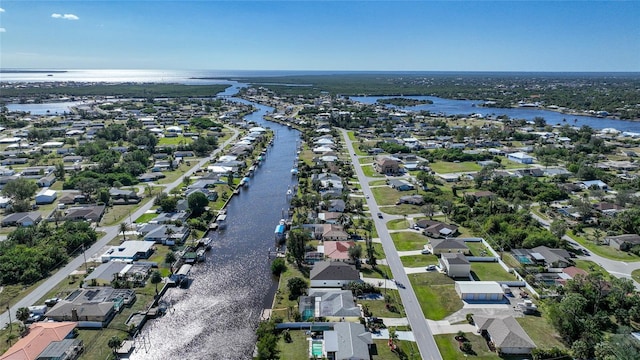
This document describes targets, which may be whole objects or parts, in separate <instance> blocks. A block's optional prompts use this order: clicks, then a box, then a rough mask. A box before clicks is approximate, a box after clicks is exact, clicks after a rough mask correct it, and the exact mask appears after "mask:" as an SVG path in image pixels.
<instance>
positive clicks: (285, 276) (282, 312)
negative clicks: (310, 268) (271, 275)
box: [272, 263, 309, 321]
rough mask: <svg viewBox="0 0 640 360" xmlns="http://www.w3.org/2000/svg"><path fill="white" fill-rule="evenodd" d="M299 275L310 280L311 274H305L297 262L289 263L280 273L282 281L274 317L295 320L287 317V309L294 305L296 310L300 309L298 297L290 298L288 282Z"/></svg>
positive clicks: (277, 293)
mask: <svg viewBox="0 0 640 360" xmlns="http://www.w3.org/2000/svg"><path fill="white" fill-rule="evenodd" d="M294 277H299V278H302V279H305V281H307V283H308V282H309V275H308V274H307V275H304V274H303V273H302V272H301V271H300V270H298V268H297V267H296V266H295V264H289V263H287V270H286V271H285V272H283V273H282V274H280V281H279V283H278V290H277V291H276V296H275V299H274V303H273V312H272V318H273V319H275V318H280V319H285V320H290V321H293V319H287V309H288V308H289V307H292V308H293V309H294V310H295V311H298V299H293V300H289V289H288V288H287V282H288V281H289V279H293V278H294Z"/></svg>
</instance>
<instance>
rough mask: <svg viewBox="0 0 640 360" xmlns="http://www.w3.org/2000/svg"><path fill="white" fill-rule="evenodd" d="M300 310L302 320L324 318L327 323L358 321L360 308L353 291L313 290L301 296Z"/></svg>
mask: <svg viewBox="0 0 640 360" xmlns="http://www.w3.org/2000/svg"><path fill="white" fill-rule="evenodd" d="M299 304H300V305H299V306H298V309H299V311H300V314H301V315H302V320H303V321H307V320H308V319H315V318H320V317H323V318H325V319H326V320H327V321H357V320H358V318H359V317H360V308H359V307H358V305H356V303H355V301H354V299H353V293H352V292H351V290H338V291H336V290H328V291H327V290H312V291H309V295H308V296H301V297H300V302H299Z"/></svg>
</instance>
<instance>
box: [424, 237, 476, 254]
mask: <svg viewBox="0 0 640 360" xmlns="http://www.w3.org/2000/svg"><path fill="white" fill-rule="evenodd" d="M430 247H431V249H430V250H431V253H432V254H434V255H440V254H444V253H460V254H466V255H468V254H469V253H470V250H469V247H467V245H465V243H464V241H462V240H460V239H431V242H430Z"/></svg>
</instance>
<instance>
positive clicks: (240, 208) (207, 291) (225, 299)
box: [131, 99, 299, 359]
mask: <svg viewBox="0 0 640 360" xmlns="http://www.w3.org/2000/svg"><path fill="white" fill-rule="evenodd" d="M232 100H236V99H232ZM238 101H240V102H244V103H249V102H247V101H246V100H238ZM254 106H255V107H256V109H257V111H256V112H254V113H251V114H248V115H247V116H245V120H247V121H254V122H256V123H258V124H259V125H260V126H263V127H270V128H271V129H272V130H273V131H274V144H273V146H271V147H268V151H267V154H266V157H265V161H264V162H263V164H262V166H260V167H259V168H258V169H257V170H256V172H255V173H254V175H253V177H252V180H251V185H250V186H249V187H248V188H246V189H245V190H243V191H241V192H240V194H238V195H237V196H234V197H233V199H232V200H230V201H229V203H228V206H227V212H226V214H227V220H226V222H227V226H226V228H225V229H224V230H219V231H216V232H215V233H210V234H209V235H208V236H210V237H211V238H212V239H213V242H212V250H211V252H210V254H208V256H207V259H206V261H205V262H204V263H203V264H202V265H201V266H198V267H195V268H194V269H193V270H192V274H191V276H192V279H193V282H192V285H191V287H190V288H189V289H186V290H184V289H177V288H172V289H168V291H167V293H166V295H165V300H164V301H166V302H168V303H170V304H173V305H172V308H171V311H170V312H169V313H168V314H167V315H166V316H164V317H162V318H158V319H156V320H152V321H150V322H149V323H147V325H146V327H145V329H144V330H143V331H142V333H141V336H144V337H145V339H147V340H148V342H149V343H150V347H149V348H148V350H144V349H143V350H141V351H138V352H136V353H134V354H133V355H132V356H131V359H158V358H186V359H247V358H251V354H252V353H253V349H254V345H255V328H256V326H257V323H258V322H259V320H260V313H261V310H262V309H264V308H270V307H271V304H272V301H273V294H274V293H275V289H276V288H277V281H276V279H274V278H273V277H272V275H271V271H270V260H269V259H268V256H267V254H268V251H269V248H273V246H274V237H273V227H274V226H275V224H277V223H278V221H279V220H280V219H281V218H282V213H283V211H284V210H285V209H287V208H288V201H287V198H286V191H287V189H288V188H289V187H290V186H293V185H294V184H295V179H294V178H292V177H291V173H290V170H291V164H292V163H293V161H294V159H295V156H296V144H297V141H298V139H299V132H298V131H296V130H293V129H289V128H286V127H284V126H282V125H279V124H275V123H267V122H266V121H265V120H264V119H262V116H263V115H264V114H266V113H267V112H269V111H271V110H272V109H271V108H269V107H267V106H264V105H260V104H254Z"/></svg>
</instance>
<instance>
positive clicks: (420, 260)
mask: <svg viewBox="0 0 640 360" xmlns="http://www.w3.org/2000/svg"><path fill="white" fill-rule="evenodd" d="M400 260H401V261H402V265H403V266H406V267H424V266H427V265H437V264H438V257H437V256H435V255H433V254H429V255H422V254H420V255H411V256H401V257H400Z"/></svg>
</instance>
